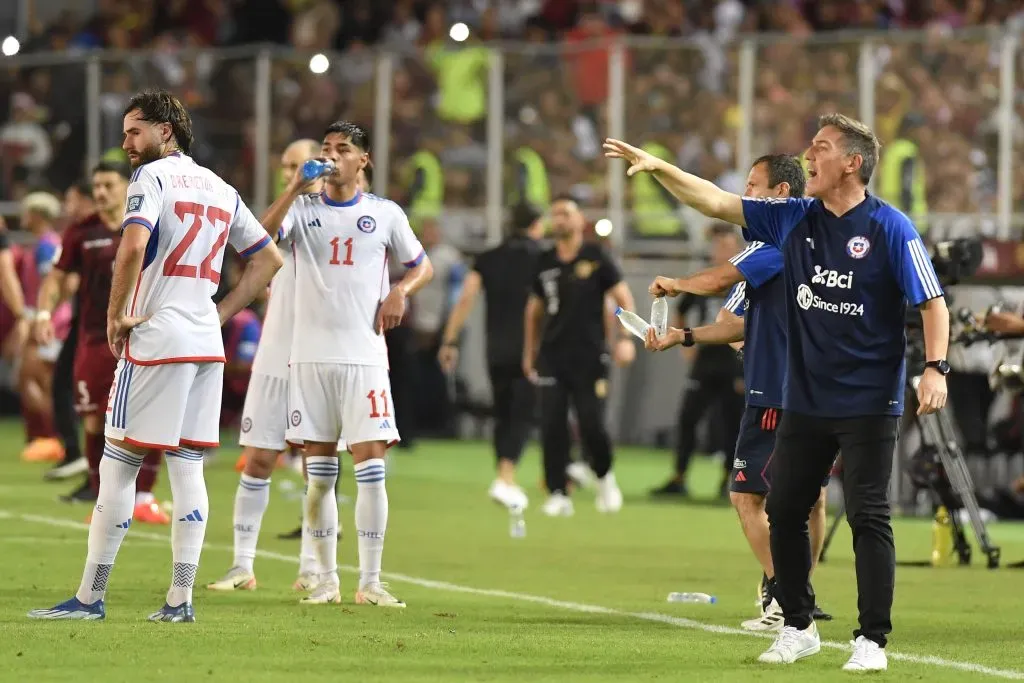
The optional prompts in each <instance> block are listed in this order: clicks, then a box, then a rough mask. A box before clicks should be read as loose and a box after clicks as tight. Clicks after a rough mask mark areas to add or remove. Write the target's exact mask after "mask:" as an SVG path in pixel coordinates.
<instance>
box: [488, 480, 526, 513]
mask: <svg viewBox="0 0 1024 683" xmlns="http://www.w3.org/2000/svg"><path fill="white" fill-rule="evenodd" d="M487 495H489V496H490V497H491V500H493V501H494V502H496V503H500V504H501V505H504V506H505V507H507V508H513V507H518V508H519V509H520V510H525V509H526V506H527V505H529V503H530V501H529V499H528V498H527V497H526V492H525V491H523V489H521V488H520V487H518V486H516V485H515V484H509V483H508V482H506V481H504V480H502V479H495V480H494V482H492V483H491V488H489V489H488V490H487Z"/></svg>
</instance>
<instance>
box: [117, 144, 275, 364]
mask: <svg viewBox="0 0 1024 683" xmlns="http://www.w3.org/2000/svg"><path fill="white" fill-rule="evenodd" d="M133 224H134V225H141V226H143V227H144V228H146V229H148V230H149V232H150V236H149V243H148V244H147V245H146V253H145V256H144V258H143V261H142V273H141V274H140V275H139V279H138V281H137V282H136V283H135V286H134V291H133V292H132V294H131V295H130V297H129V299H128V307H127V309H128V310H127V314H128V315H129V316H147V315H148V316H150V318H149V320H148V321H146V322H145V323H143V324H141V325H139V326H138V327H136V328H135V329H134V330H132V332H131V335H130V336H129V339H128V343H127V344H126V345H125V351H124V355H125V358H126V359H127V360H129V361H131V362H132V363H134V364H136V365H159V364H162V363H206V362H215V363H223V362H224V342H223V340H222V337H221V330H220V318H219V317H218V315H217V307H216V306H215V305H214V303H213V299H212V297H213V295H214V294H216V292H217V287H218V285H219V284H220V271H221V266H222V264H223V262H224V246H225V244H226V243H230V244H231V246H232V248H234V249H235V250H236V251H238V252H239V254H241V255H242V256H243V257H245V256H249V255H251V254H254V253H256V252H257V251H259V250H260V249H262V248H264V247H265V246H267V245H268V244H270V237H269V236H268V235H267V233H266V231H265V230H264V229H263V226H261V225H260V222H259V221H258V220H256V217H255V216H253V215H252V212H251V211H249V209H248V207H246V205H245V204H244V203H243V202H242V201H241V199H240V198H239V196H238V192H236V191H235V189H234V188H233V187H231V186H230V185H228V184H227V183H225V182H224V181H223V180H221V179H220V178H219V177H218V176H217V174H215V173H214V172H213V171H211V170H209V169H207V168H204V167H202V166H200V165H198V164H196V163H195V162H194V161H192V159H191V158H189V157H187V156H185V155H183V154H181V153H179V152H176V153H174V154H171V155H169V156H166V157H163V158H161V159H157V160H156V161H152V162H150V163H148V164H145V165H143V166H140V167H139V168H138V169H137V170H136V171H135V173H134V174H133V175H132V179H131V184H130V185H129V186H128V200H127V203H126V206H125V215H124V221H123V222H122V224H121V229H122V231H123V230H124V228H126V227H127V226H129V225H133Z"/></svg>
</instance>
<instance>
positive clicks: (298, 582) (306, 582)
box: [292, 572, 320, 593]
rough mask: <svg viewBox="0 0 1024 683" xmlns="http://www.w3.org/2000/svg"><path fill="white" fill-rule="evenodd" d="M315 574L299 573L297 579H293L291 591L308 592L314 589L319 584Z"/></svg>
mask: <svg viewBox="0 0 1024 683" xmlns="http://www.w3.org/2000/svg"><path fill="white" fill-rule="evenodd" d="M319 580H320V579H319V578H318V577H317V574H316V572H301V573H300V574H299V576H298V578H296V579H295V583H293V584H292V590H293V591H302V592H304V593H305V592H308V591H311V590H313V589H314V588H316V585H317V583H318V582H319Z"/></svg>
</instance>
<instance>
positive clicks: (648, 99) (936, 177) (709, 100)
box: [0, 28, 1024, 254]
mask: <svg viewBox="0 0 1024 683" xmlns="http://www.w3.org/2000/svg"><path fill="white" fill-rule="evenodd" d="M311 56H312V55H311V54H304V53H298V52H294V51H291V50H286V49H281V48H276V47H266V46H247V47H240V48H226V49H214V50H201V51H188V52H174V53H169V52H161V51H149V52H112V51H94V52H83V53H80V54H75V55H68V54H29V55H24V56H18V57H14V58H7V59H5V60H4V62H3V64H4V66H5V67H7V69H6V70H5V72H4V74H3V75H0V92H4V91H8V92H10V93H15V92H17V93H21V95H20V96H19V97H17V98H15V99H14V100H13V102H14V105H15V106H12V114H11V117H10V120H9V121H8V122H7V123H9V124H11V125H5V124H2V123H0V131H3V132H0V145H2V154H0V213H5V214H7V215H10V214H13V213H16V211H17V205H16V204H14V203H12V200H14V199H16V198H17V197H18V196H19V195H20V194H21V193H23V192H24V190H25V189H26V188H28V187H30V186H37V185H49V186H50V187H53V188H56V189H63V188H64V187H66V186H67V185H68V184H69V183H70V182H71V181H72V180H73V179H75V178H76V177H78V176H79V175H81V174H82V173H83V172H84V171H85V170H86V169H88V168H89V167H90V166H91V165H92V164H94V163H95V162H96V161H97V160H98V159H100V158H101V157H102V156H103V155H104V154H105V153H107V152H108V151H110V150H114V149H116V148H117V147H118V145H119V144H120V130H121V128H120V126H121V109H122V107H123V105H124V103H125V102H126V100H127V97H128V96H130V94H131V93H133V92H134V91H136V90H138V89H141V88H143V87H149V86H160V87H168V88H170V89H171V90H173V91H175V92H176V93H178V94H179V96H181V97H182V99H183V101H184V102H185V103H186V105H187V106H188V107H189V108H190V111H191V112H192V115H193V117H194V120H195V132H196V139H197V144H196V148H195V156H196V157H197V159H198V160H199V161H200V162H201V163H204V164H206V165H208V166H210V167H211V168H213V169H214V170H216V171H217V172H218V173H220V174H221V175H223V176H224V177H225V178H226V179H228V180H229V181H230V182H232V183H233V184H235V185H236V187H238V189H239V190H240V192H241V193H242V194H243V196H244V197H245V199H246V200H247V201H248V202H249V203H250V204H251V205H252V206H253V208H254V209H257V210H258V209H260V208H261V207H264V206H266V205H267V204H268V203H269V199H270V198H271V197H272V196H273V193H274V191H275V182H276V171H275V169H276V157H277V155H278V154H279V153H280V151H281V150H282V149H283V148H284V146H285V145H286V144H287V143H288V142H289V141H290V140H291V139H294V138H297V137H312V138H319V137H320V135H321V132H322V130H323V128H324V127H325V126H326V125H327V124H328V123H330V122H331V121H333V120H335V119H338V118H348V119H352V120H355V121H357V122H359V123H361V124H364V125H366V126H368V127H369V128H370V129H371V131H372V142H373V153H372V157H373V159H374V163H375V166H376V174H375V175H376V178H375V191H377V192H379V193H381V194H387V195H388V196H391V197H393V198H395V199H396V200H398V201H403V200H404V199H405V197H406V193H407V190H408V188H409V183H410V179H409V177H408V176H407V168H406V167H407V163H408V160H409V159H410V157H412V155H413V154H415V153H416V152H417V151H420V150H429V151H431V152H433V153H434V154H436V155H437V156H438V158H439V159H440V161H441V164H442V167H443V169H444V173H443V175H444V201H443V205H444V212H443V215H444V220H443V221H442V224H443V227H444V229H445V230H446V231H449V232H450V233H451V236H452V238H453V240H454V241H455V242H456V243H458V244H460V245H461V246H463V247H465V248H468V249H473V248H477V247H480V246H483V245H484V244H487V243H491V242H494V241H496V240H497V239H499V238H500V235H501V229H502V226H501V223H502V216H503V215H504V211H505V209H507V207H508V205H509V203H510V201H511V198H510V188H511V187H513V186H514V184H515V176H514V173H515V169H514V168H513V166H514V164H513V159H514V156H515V152H516V150H517V149H520V148H528V149H532V150H534V151H536V152H537V153H538V154H539V155H540V157H541V159H542V160H543V163H544V167H545V169H546V173H547V179H548V185H549V188H550V192H551V194H552V196H554V195H558V194H565V193H570V194H572V195H573V196H576V197H577V198H578V199H579V201H580V203H581V204H582V205H583V206H584V207H585V208H586V210H587V211H588V214H590V215H591V216H593V217H595V218H597V217H607V218H609V219H610V220H611V222H612V224H613V226H614V227H615V230H614V231H613V232H612V241H613V244H615V245H616V246H617V247H619V248H621V247H624V246H629V247H631V248H632V250H634V251H647V252H649V253H675V254H681V253H686V252H687V250H688V249H689V248H692V247H693V246H695V245H698V244H700V243H701V242H702V237H701V233H702V230H701V228H702V227H703V226H704V225H705V224H706V221H705V220H704V219H703V218H702V217H700V216H697V215H696V214H694V213H692V212H690V211H687V210H685V209H677V208H674V207H672V208H670V209H669V210H668V211H664V210H662V211H663V214H664V215H661V216H656V218H657V219H658V220H655V221H654V222H653V225H654V227H655V228H657V229H656V230H653V231H652V230H650V229H649V228H650V227H651V225H649V224H646V223H644V220H643V216H644V215H650V211H649V208H650V207H646V206H645V207H643V208H641V207H640V202H641V201H642V200H641V199H640V197H641V196H643V195H642V191H643V188H641V187H639V186H638V185H637V184H636V182H635V181H634V180H633V179H627V178H626V176H625V173H624V171H625V168H624V166H623V164H622V163H621V162H618V161H615V162H611V163H608V162H606V160H605V159H604V158H603V156H602V154H601V149H600V142H601V140H602V139H603V138H604V137H605V136H613V137H619V138H624V139H626V140H629V141H631V142H634V143H637V144H650V145H656V146H657V148H659V149H661V150H662V151H663V152H664V153H666V154H668V155H669V156H670V158H671V160H672V161H673V162H675V163H677V164H678V165H680V166H682V167H683V168H685V169H687V170H690V171H693V172H695V173H697V174H699V175H702V176H704V177H708V178H709V179H711V180H713V181H715V182H717V183H719V184H720V185H723V186H726V187H729V188H732V189H735V190H737V191H742V189H743V183H744V178H745V176H746V170H747V167H748V164H749V163H750V161H751V160H752V159H753V158H755V157H756V156H758V155H760V154H764V153H767V152H776V151H779V152H789V153H797V154H799V153H801V152H802V151H803V149H804V148H805V147H806V145H807V143H808V141H809V140H810V137H811V135H812V134H813V132H814V128H815V120H816V117H817V115H818V114H820V113H824V112H825V111H831V110H838V111H842V112H844V113H847V114H851V115H854V116H856V117H858V118H860V119H861V120H863V121H865V122H867V123H868V124H869V125H872V126H873V127H874V128H875V130H876V131H877V132H878V134H879V136H880V138H882V142H883V145H887V144H890V143H892V142H893V141H894V140H895V139H896V138H898V137H900V136H901V135H903V136H908V137H909V139H911V140H912V141H914V142H915V143H916V144H917V145H918V146H919V152H918V157H917V160H918V163H919V164H921V165H923V167H924V172H925V178H926V181H925V182H926V188H927V212H928V223H927V224H928V225H933V224H934V225H949V224H956V225H957V226H958V228H957V229H958V230H961V231H963V230H968V231H969V230H971V229H972V227H971V225H972V224H973V225H976V226H977V231H982V230H985V231H986V232H988V233H989V234H991V235H993V236H996V237H1002V238H1007V237H1010V236H1011V235H1012V234H1014V233H1015V232H1016V230H1017V229H1019V226H1020V225H1021V223H1022V217H1021V216H1020V215H1016V214H1017V213H1018V212H1022V211H1024V161H1022V159H1024V155H1022V154H1020V152H1021V151H1022V150H1021V147H1022V146H1024V141H1022V138H1024V135H1021V132H1020V131H1019V130H1017V131H1016V137H1017V139H1016V140H1015V127H1019V126H1020V123H1019V121H1020V118H1021V117H1024V103H1022V102H1018V101H1017V98H1016V96H1015V95H1016V93H1017V92H1020V91H1022V90H1024V68H1018V67H1020V66H1021V65H1022V64H1024V50H1022V49H1021V46H1020V43H1019V40H1018V36H1016V35H1014V34H1012V33H1009V32H1005V31H1001V30H998V29H993V28H985V29H978V30H969V31H961V32H955V33H950V34H944V35H940V34H936V33H934V32H932V33H919V32H905V33H856V34H829V35H820V36H811V37H808V38H794V37H792V36H773V35H759V36H756V37H750V38H743V39H741V40H739V41H736V42H732V43H727V44H719V43H716V42H714V41H713V40H710V39H707V40H703V39H701V40H695V39H679V40H674V39H673V40H667V39H654V38H636V37H630V38H620V39H617V40H615V41H613V42H610V43H607V44H603V43H591V44H578V45H551V44H547V43H501V44H487V45H483V44H476V45H470V44H461V45H455V44H445V45H443V46H435V47H432V48H428V49H426V50H418V49H412V48H410V49H401V50H394V49H392V50H379V51H369V50H365V51H358V52H348V53H345V54H328V55H327V57H328V58H329V59H330V68H329V69H328V70H327V71H326V72H325V73H323V74H314V73H312V71H311V70H310V68H309V64H310V57H311ZM33 105H34V106H33ZM908 115H912V116H911V117H909V118H908ZM915 117H916V118H917V119H919V121H920V123H921V124H923V125H919V126H916V127H909V128H907V129H904V127H903V125H902V124H903V123H904V122H907V121H911V120H913V119H914V118H915ZM40 130H41V131H42V133H43V135H40ZM47 142H48V143H49V144H48V145H47ZM47 147H49V149H47ZM884 152H885V148H883V154H884ZM884 172H886V171H884V169H883V168H880V169H879V171H878V172H876V175H875V178H874V181H873V187H874V188H875V189H876V191H881V190H882V189H883V188H881V187H880V185H881V183H883V182H886V181H887V180H891V179H886V178H881V177H880V176H881V175H882V174H883V173H884ZM889 172H891V171H889ZM659 221H660V222H659ZM972 221H973V223H972ZM965 226H966V227H965ZM1014 226H1017V229H1015V227H1014ZM687 239H688V240H689V241H686V240H687Z"/></svg>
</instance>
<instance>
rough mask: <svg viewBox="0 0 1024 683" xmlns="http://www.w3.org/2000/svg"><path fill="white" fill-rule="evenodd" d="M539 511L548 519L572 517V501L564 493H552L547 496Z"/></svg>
mask: <svg viewBox="0 0 1024 683" xmlns="http://www.w3.org/2000/svg"><path fill="white" fill-rule="evenodd" d="M541 511H542V512H543V513H544V514H545V515H547V516H548V517H572V515H573V513H574V512H575V510H574V509H573V507H572V499H571V498H569V496H567V495H565V494H564V493H552V494H551V495H550V496H548V499H547V500H546V501H544V507H542V508H541Z"/></svg>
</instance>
